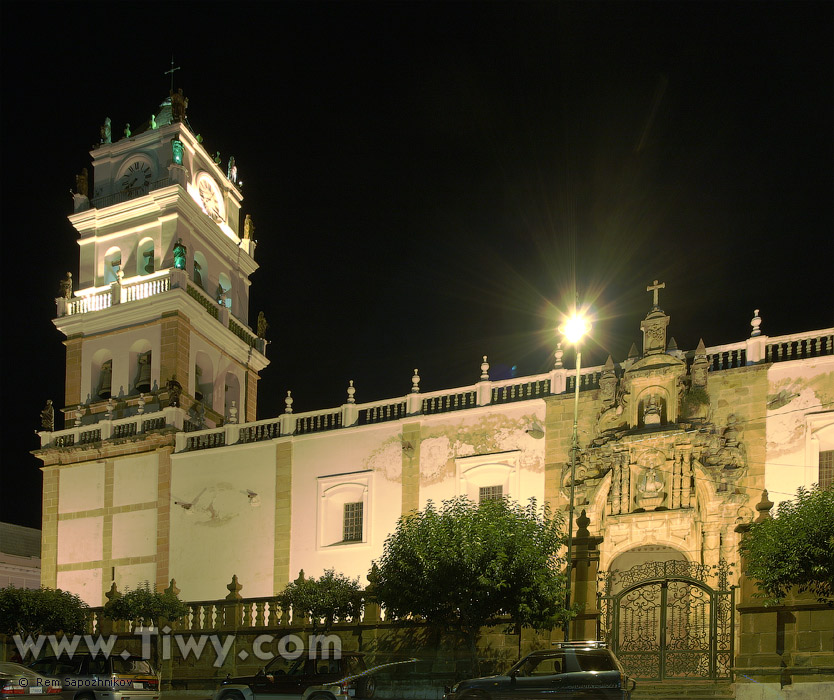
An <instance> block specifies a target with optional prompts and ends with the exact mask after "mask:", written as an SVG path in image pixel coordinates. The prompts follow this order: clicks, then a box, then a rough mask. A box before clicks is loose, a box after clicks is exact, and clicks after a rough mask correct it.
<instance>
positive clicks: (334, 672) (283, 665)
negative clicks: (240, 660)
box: [214, 649, 375, 700]
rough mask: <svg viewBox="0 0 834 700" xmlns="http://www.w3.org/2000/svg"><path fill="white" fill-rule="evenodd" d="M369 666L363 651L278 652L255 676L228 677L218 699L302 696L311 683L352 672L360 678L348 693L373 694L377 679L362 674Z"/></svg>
mask: <svg viewBox="0 0 834 700" xmlns="http://www.w3.org/2000/svg"><path fill="white" fill-rule="evenodd" d="M336 657H338V658H336ZM365 669H366V664H365V658H364V656H363V655H362V654H361V653H359V652H347V651H345V652H341V653H340V654H336V653H334V652H333V651H332V650H327V649H314V650H305V651H304V653H303V654H301V656H299V657H298V658H297V659H285V658H284V657H282V656H276V657H275V658H274V659H272V661H270V662H269V665H268V666H267V667H266V668H264V669H262V670H260V671H258V673H256V674H255V675H254V676H242V677H239V678H227V679H226V680H225V681H223V684H222V685H221V686H220V688H218V689H217V692H216V693H215V694H214V700H259V698H261V699H262V698H265V697H266V696H278V697H280V698H281V699H282V700H284V699H286V700H289V699H290V698H301V697H302V696H303V695H304V691H305V690H307V689H308V688H310V687H311V686H325V685H329V684H336V683H337V681H340V680H342V679H345V678H348V677H351V676H357V678H356V679H355V681H353V682H352V683H351V685H352V687H351V688H349V689H348V690H349V693H348V694H349V695H350V696H351V697H355V698H370V697H373V694H374V690H375V686H374V679H373V677H372V676H362V675H360V674H362V672H363V671H365Z"/></svg>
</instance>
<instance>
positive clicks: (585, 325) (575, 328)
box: [559, 313, 591, 641]
mask: <svg viewBox="0 0 834 700" xmlns="http://www.w3.org/2000/svg"><path fill="white" fill-rule="evenodd" d="M590 330H591V322H590V321H589V320H588V319H587V318H585V317H584V316H582V315H581V314H579V313H574V314H573V316H571V317H570V318H568V319H566V320H565V322H564V323H563V324H562V325H560V326H559V332H560V333H562V335H563V336H564V337H565V339H566V340H568V341H569V342H571V343H573V345H574V346H575V347H576V380H575V382H574V393H573V436H572V439H571V449H570V505H569V507H568V561H567V572H568V580H567V586H566V588H567V590H566V592H565V608H566V609H569V608H570V598H571V595H570V594H571V578H572V575H573V509H574V501H575V488H576V484H575V482H576V453H577V452H578V451H579V434H578V431H577V424H578V422H579V379H580V377H579V369H580V367H581V365H582V353H581V352H580V351H579V342H580V341H581V340H582V338H583V337H584V336H585V335H587V334H588V333H589V332H590ZM569 639H570V621H567V620H566V621H565V641H568V640H569Z"/></svg>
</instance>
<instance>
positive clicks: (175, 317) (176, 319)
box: [159, 311, 191, 390]
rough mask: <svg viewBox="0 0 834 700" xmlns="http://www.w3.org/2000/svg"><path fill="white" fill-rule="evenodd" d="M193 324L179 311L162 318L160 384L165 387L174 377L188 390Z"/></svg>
mask: <svg viewBox="0 0 834 700" xmlns="http://www.w3.org/2000/svg"><path fill="white" fill-rule="evenodd" d="M190 350H191V324H190V323H189V322H188V319H187V318H186V317H185V316H184V315H183V314H182V313H180V312H179V311H176V312H173V313H170V314H165V315H163V317H162V333H161V342H160V359H159V383H160V385H162V386H164V385H165V382H167V381H168V380H169V379H171V378H172V377H175V378H176V379H177V381H178V382H179V383H180V384H182V386H183V389H184V390H187V387H188V377H189V372H190V367H189V357H190Z"/></svg>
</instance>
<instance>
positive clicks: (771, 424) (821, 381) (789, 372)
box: [765, 357, 834, 506]
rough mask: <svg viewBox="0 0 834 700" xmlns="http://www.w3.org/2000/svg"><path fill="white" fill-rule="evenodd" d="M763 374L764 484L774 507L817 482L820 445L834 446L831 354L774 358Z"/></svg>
mask: <svg viewBox="0 0 834 700" xmlns="http://www.w3.org/2000/svg"><path fill="white" fill-rule="evenodd" d="M767 379H768V392H767V393H768V396H767V402H768V410H767V423H766V434H767V438H766V444H767V448H766V454H767V457H766V470H765V488H767V489H768V492H769V494H770V500H771V501H773V502H774V503H775V504H776V506H778V504H779V503H780V502H781V501H783V500H786V499H788V498H790V496H789V495H788V494H790V495H793V494H795V493H796V490H797V488H799V487H800V486H804V487H806V488H807V487H810V486H811V484H813V483H816V482H817V480H818V478H819V472H818V465H819V461H818V455H819V450H820V449H823V450H825V449H829V450H830V449H834V435H832V434H831V431H832V426H834V357H822V358H818V359H816V360H802V361H794V362H779V363H775V364H773V365H772V366H771V367H770V369H769V370H768V374H767ZM826 414H828V415H826ZM809 420H810V421H812V422H813V425H812V426H810V427H811V430H809ZM828 436H830V437H828ZM820 438H822V440H823V442H822V443H820ZM826 439H827V440H826ZM829 442H830V443H831V444H830V445H829V444H828V443H829Z"/></svg>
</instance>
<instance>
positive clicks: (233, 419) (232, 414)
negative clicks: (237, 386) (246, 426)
mask: <svg viewBox="0 0 834 700" xmlns="http://www.w3.org/2000/svg"><path fill="white" fill-rule="evenodd" d="M229 423H237V406H236V405H235V402H234V401H232V405H231V407H230V408H229Z"/></svg>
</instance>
